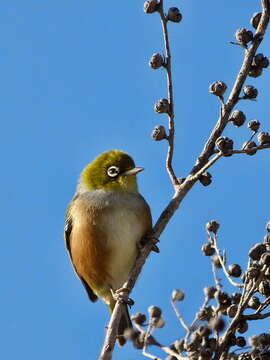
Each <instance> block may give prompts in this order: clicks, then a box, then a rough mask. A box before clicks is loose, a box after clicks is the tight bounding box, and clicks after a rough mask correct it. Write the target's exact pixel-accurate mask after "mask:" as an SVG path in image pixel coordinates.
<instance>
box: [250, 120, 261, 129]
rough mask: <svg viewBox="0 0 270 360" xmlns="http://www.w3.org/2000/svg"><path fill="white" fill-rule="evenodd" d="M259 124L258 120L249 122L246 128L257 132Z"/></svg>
mask: <svg viewBox="0 0 270 360" xmlns="http://www.w3.org/2000/svg"><path fill="white" fill-rule="evenodd" d="M260 125H261V123H260V122H259V121H258V120H250V121H249V122H248V125H247V127H248V128H249V129H250V130H251V131H255V132H257V131H258V130H259V128H260Z"/></svg>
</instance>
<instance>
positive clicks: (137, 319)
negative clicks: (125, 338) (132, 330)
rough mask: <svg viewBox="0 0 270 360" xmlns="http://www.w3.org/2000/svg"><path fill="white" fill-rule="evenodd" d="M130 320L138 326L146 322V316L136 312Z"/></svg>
mask: <svg viewBox="0 0 270 360" xmlns="http://www.w3.org/2000/svg"><path fill="white" fill-rule="evenodd" d="M131 320H132V321H133V322H134V323H135V324H138V325H143V324H144V323H145V321H146V316H145V315H144V314H142V313H140V312H137V313H136V314H135V315H132V316H131Z"/></svg>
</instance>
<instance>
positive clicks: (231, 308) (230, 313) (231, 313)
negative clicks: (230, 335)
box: [227, 304, 238, 318]
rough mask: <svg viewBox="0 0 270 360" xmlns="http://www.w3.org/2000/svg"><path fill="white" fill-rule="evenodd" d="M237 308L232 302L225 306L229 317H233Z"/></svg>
mask: <svg viewBox="0 0 270 360" xmlns="http://www.w3.org/2000/svg"><path fill="white" fill-rule="evenodd" d="M237 310H238V306H237V305H236V304H232V305H230V306H229V307H228V308H227V315H228V316H229V317H230V318H234V317H235V315H236V313H237Z"/></svg>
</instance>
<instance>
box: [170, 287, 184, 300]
mask: <svg viewBox="0 0 270 360" xmlns="http://www.w3.org/2000/svg"><path fill="white" fill-rule="evenodd" d="M184 298H185V293H184V292H183V291H182V290H179V289H176V290H173V292H172V301H183V300H184Z"/></svg>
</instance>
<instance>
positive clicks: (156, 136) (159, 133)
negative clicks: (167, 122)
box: [151, 125, 167, 141]
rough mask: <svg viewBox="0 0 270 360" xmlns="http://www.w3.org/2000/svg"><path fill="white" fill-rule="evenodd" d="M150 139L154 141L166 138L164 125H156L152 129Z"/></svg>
mask: <svg viewBox="0 0 270 360" xmlns="http://www.w3.org/2000/svg"><path fill="white" fill-rule="evenodd" d="M151 136H152V139H153V140H155V141H160V140H164V139H166V138H167V135H166V131H165V127H164V126H163V125H157V126H155V127H154V130H153V131H152V135H151Z"/></svg>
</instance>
